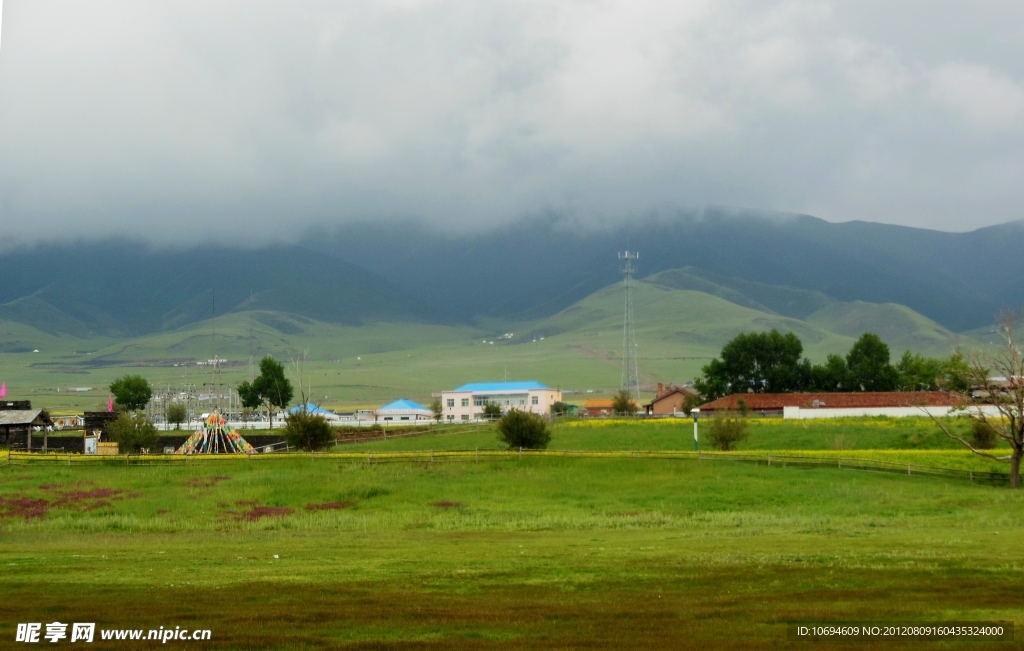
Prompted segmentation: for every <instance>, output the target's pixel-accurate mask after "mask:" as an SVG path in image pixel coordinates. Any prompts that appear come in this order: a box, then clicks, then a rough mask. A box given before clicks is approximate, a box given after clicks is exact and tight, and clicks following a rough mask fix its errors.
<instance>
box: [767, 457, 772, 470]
mask: <svg viewBox="0 0 1024 651" xmlns="http://www.w3.org/2000/svg"><path fill="white" fill-rule="evenodd" d="M768 467H769V468H771V467H772V455H770V454H769V455H768Z"/></svg>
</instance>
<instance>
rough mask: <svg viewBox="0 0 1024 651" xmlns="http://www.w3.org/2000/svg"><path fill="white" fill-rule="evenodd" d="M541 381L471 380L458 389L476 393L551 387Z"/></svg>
mask: <svg viewBox="0 0 1024 651" xmlns="http://www.w3.org/2000/svg"><path fill="white" fill-rule="evenodd" d="M550 388H551V387H546V386H544V385H543V384H541V383H540V382H471V383H470V384H463V385H462V386H461V387H459V388H458V389H456V391H472V392H474V393H491V392H494V393H500V392H503V391H529V390H530V389H550Z"/></svg>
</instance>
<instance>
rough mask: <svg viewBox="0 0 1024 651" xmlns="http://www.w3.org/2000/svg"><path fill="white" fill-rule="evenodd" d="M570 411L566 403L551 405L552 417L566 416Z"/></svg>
mask: <svg viewBox="0 0 1024 651" xmlns="http://www.w3.org/2000/svg"><path fill="white" fill-rule="evenodd" d="M571 410H572V405H570V404H569V403H567V402H556V403H554V404H552V405H551V415H552V416H568V415H569V413H570V412H571Z"/></svg>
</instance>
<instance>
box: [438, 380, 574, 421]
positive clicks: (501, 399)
mask: <svg viewBox="0 0 1024 651" xmlns="http://www.w3.org/2000/svg"><path fill="white" fill-rule="evenodd" d="M561 401H562V391H561V390H560V389H552V388H551V387H548V386H544V385H543V384H541V383H540V382H532V381H531V382H476V383H470V384H464V385H462V386H461V387H459V388H458V389H453V390H452V391H442V392H441V408H442V409H443V414H442V416H441V418H442V420H444V421H446V422H452V421H469V420H476V419H478V418H481V417H482V416H483V411H484V406H486V405H487V404H488V403H495V404H497V405H498V406H499V407H501V410H502V411H509V410H510V409H518V410H520V411H528V412H531V413H534V414H541V415H544V416H547V415H549V414H550V413H551V405H553V404H555V403H556V402H561Z"/></svg>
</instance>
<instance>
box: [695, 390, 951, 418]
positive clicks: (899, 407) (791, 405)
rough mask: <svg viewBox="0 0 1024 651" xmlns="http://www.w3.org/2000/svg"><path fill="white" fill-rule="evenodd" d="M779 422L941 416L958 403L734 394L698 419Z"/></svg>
mask: <svg viewBox="0 0 1024 651" xmlns="http://www.w3.org/2000/svg"><path fill="white" fill-rule="evenodd" d="M740 400H742V401H743V402H744V403H746V408H747V409H748V410H749V411H750V412H751V413H754V414H763V415H771V416H780V415H781V416H782V417H783V418H796V419H799V418H841V417H844V416H894V417H902V416H924V415H933V416H945V415H946V414H948V413H949V411H950V410H951V409H953V408H954V407H956V406H957V405H958V404H959V402H958V401H957V398H956V396H954V395H951V394H949V393H946V392H944V391H884V392H883V391H860V392H849V393H841V392H836V393H734V394H733V395H731V396H726V397H724V398H719V399H718V400H714V401H712V402H709V403H707V404H704V405H701V407H700V415H701V416H702V417H703V416H714V415H715V414H716V413H721V412H727V413H735V412H737V411H740V404H739V403H740Z"/></svg>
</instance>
